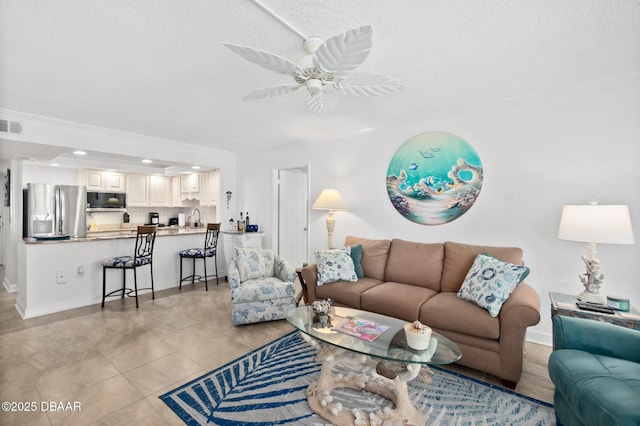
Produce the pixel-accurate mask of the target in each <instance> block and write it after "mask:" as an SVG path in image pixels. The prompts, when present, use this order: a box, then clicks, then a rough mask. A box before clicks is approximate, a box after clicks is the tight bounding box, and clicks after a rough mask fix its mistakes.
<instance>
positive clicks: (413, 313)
mask: <svg viewBox="0 0 640 426" xmlns="http://www.w3.org/2000/svg"><path fill="white" fill-rule="evenodd" d="M436 294H437V292H436V291H434V290H431V289H428V288H424V287H419V286H415V285H410V284H403V283H397V282H384V283H382V284H380V285H377V286H375V287H373V288H370V289H368V290H366V291H365V292H364V293H362V296H361V297H360V301H361V309H363V310H365V311H371V312H377V313H379V314H382V315H388V316H390V317H394V318H400V319H403V320H405V321H415V320H417V319H418V317H419V315H420V307H421V306H422V304H423V303H424V302H426V301H427V300H428V299H429V298H430V297H433V296H434V295H436Z"/></svg>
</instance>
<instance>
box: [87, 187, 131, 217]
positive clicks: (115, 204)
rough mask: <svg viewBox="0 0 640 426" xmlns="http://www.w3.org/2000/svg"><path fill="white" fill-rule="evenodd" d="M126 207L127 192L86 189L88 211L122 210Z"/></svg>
mask: <svg viewBox="0 0 640 426" xmlns="http://www.w3.org/2000/svg"><path fill="white" fill-rule="evenodd" d="M126 208H127V194H125V193H122V192H91V191H87V211H88V212H123V211H125V209H126Z"/></svg>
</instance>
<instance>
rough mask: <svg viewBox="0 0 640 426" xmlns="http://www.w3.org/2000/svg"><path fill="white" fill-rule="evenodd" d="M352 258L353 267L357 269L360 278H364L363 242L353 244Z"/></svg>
mask: <svg viewBox="0 0 640 426" xmlns="http://www.w3.org/2000/svg"><path fill="white" fill-rule="evenodd" d="M351 260H353V269H354V270H355V271H356V276H357V277H358V278H364V271H363V270H362V244H356V245H354V246H351Z"/></svg>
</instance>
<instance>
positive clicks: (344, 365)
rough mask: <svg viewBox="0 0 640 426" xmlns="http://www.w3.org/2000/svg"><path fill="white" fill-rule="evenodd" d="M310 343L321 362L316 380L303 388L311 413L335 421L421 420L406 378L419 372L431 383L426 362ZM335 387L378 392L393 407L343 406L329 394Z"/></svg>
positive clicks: (406, 421)
mask: <svg viewBox="0 0 640 426" xmlns="http://www.w3.org/2000/svg"><path fill="white" fill-rule="evenodd" d="M311 344H312V345H313V346H316V347H317V348H318V351H319V352H318V357H317V358H316V361H317V362H322V370H321V372H320V377H319V379H318V381H316V382H313V383H311V384H310V385H309V387H308V388H307V401H308V403H309V407H310V408H311V410H312V411H313V412H314V413H316V414H318V415H320V416H321V417H322V418H324V419H325V420H328V421H330V422H332V423H333V424H337V425H356V424H357V425H380V424H382V423H383V422H388V421H392V422H394V423H393V424H408V425H424V424H425V418H424V415H423V414H422V413H421V412H420V410H419V409H418V408H416V407H415V406H414V405H413V403H412V402H411V400H410V399H409V393H408V390H407V382H408V381H410V380H413V379H414V378H416V377H417V376H420V378H421V379H422V380H423V381H425V382H426V383H431V376H432V375H433V372H432V371H431V369H430V368H429V367H428V366H426V365H419V364H401V363H397V362H391V361H384V360H376V359H374V358H371V357H369V356H366V355H362V354H357V353H354V352H350V351H347V350H341V349H338V348H335V347H332V346H330V345H327V344H323V343H320V342H317V341H313V340H312V341H311ZM337 388H348V389H354V390H357V391H361V390H365V391H368V392H371V393H375V394H378V395H381V396H383V397H385V398H387V399H388V400H390V401H391V402H393V404H394V407H395V408H391V407H385V408H384V409H382V410H378V411H375V412H370V411H366V410H365V408H366V407H362V408H354V409H352V410H348V409H345V407H343V406H342V404H340V403H339V402H335V401H334V399H333V396H332V395H331V394H332V392H333V390H334V389H337Z"/></svg>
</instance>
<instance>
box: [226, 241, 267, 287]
mask: <svg viewBox="0 0 640 426" xmlns="http://www.w3.org/2000/svg"><path fill="white" fill-rule="evenodd" d="M235 251H236V266H237V267H238V272H239V273H240V281H241V282H242V281H246V280H250V279H254V278H263V277H264V276H266V273H267V265H266V262H265V259H264V256H263V254H262V249H261V248H259V247H245V248H242V247H236V248H235ZM271 259H273V257H271ZM271 270H272V271H273V260H271Z"/></svg>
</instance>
